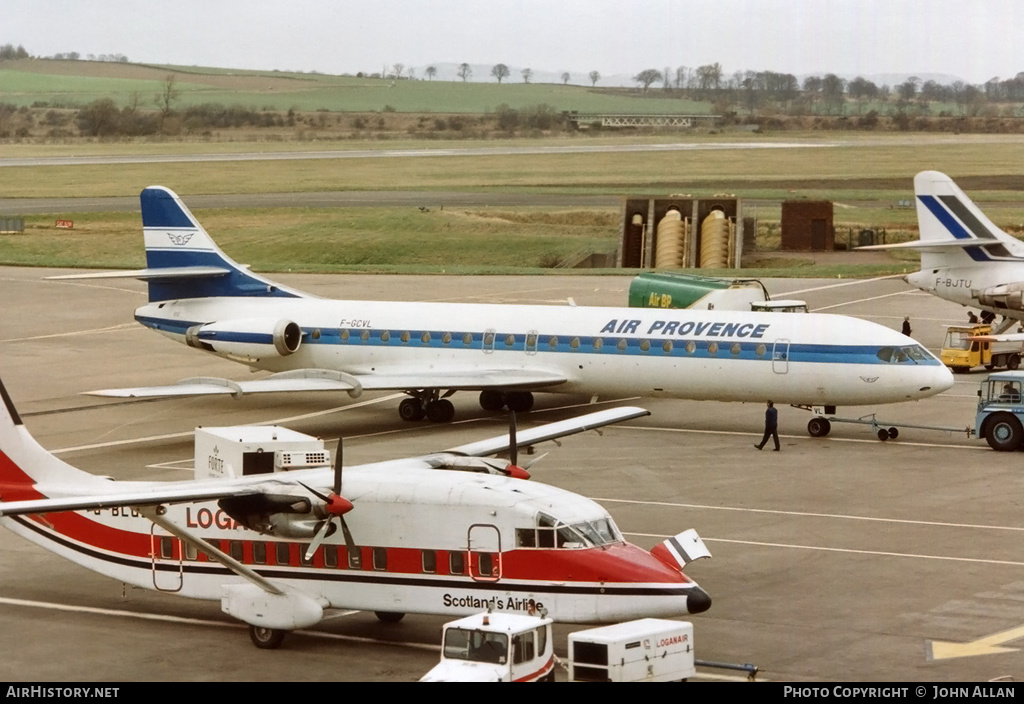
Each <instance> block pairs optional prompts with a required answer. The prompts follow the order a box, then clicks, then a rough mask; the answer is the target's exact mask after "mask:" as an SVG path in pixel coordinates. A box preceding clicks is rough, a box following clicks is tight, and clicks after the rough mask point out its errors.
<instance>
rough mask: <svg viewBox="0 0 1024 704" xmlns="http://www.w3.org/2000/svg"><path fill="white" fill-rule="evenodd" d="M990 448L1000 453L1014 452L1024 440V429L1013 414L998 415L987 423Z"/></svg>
mask: <svg viewBox="0 0 1024 704" xmlns="http://www.w3.org/2000/svg"><path fill="white" fill-rule="evenodd" d="M985 439H986V440H987V441H988V446H989V447H991V448H992V449H993V450H997V451H999V452H1013V451H1014V450H1016V449H1017V448H1019V447H1020V445H1021V441H1022V440H1024V428H1021V425H1020V421H1019V420H1017V418H1016V417H1015V416H1014V415H1013V414H1011V413H996V414H994V415H993V416H992V417H991V418H989V420H988V423H986V430H985Z"/></svg>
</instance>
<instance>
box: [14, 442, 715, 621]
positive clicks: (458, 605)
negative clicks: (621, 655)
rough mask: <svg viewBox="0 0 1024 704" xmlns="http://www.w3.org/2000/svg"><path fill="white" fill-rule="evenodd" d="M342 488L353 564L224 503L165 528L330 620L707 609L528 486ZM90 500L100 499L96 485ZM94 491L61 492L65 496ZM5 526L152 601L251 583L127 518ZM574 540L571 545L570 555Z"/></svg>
mask: <svg viewBox="0 0 1024 704" xmlns="http://www.w3.org/2000/svg"><path fill="white" fill-rule="evenodd" d="M3 459H4V458H3V456H2V455H0V460H3ZM250 479H251V480H252V481H253V482H271V483H273V482H278V483H279V486H276V487H272V489H273V492H272V493H275V494H282V495H295V496H306V497H308V496H309V493H308V492H307V491H306V490H304V489H302V488H301V487H300V486H299V484H298V482H303V483H304V484H307V485H309V486H312V487H323V486H327V485H329V483H330V481H331V473H330V470H297V471H292V472H279V473H276V474H274V475H272V476H267V475H263V476H254V477H251V478H250ZM210 481H211V482H213V483H216V481H218V480H210ZM230 481H234V482H235V483H236V484H238V481H237V480H230ZM344 481H345V496H346V497H347V498H349V499H350V500H351V501H352V502H353V504H354V506H355V508H354V509H352V511H351V512H350V513H349V514H347V516H346V520H347V524H348V527H349V529H350V531H351V535H352V537H353V540H354V543H355V545H356V546H358V547H357V551H356V555H357V559H356V558H354V557H352V556H351V555H350V554H349V552H348V550H347V548H346V544H345V540H344V538H343V535H342V531H340V530H339V531H337V532H336V533H335V534H334V535H332V536H329V537H328V539H327V540H326V541H325V543H324V544H322V545H321V546H320V547H319V548H318V549H317V551H316V553H315V554H314V556H313V558H312V559H311V560H306V559H305V557H304V555H305V549H306V547H307V544H308V541H307V542H301V541H296V540H290V539H285V538H275V536H273V535H261V534H259V533H257V532H254V531H251V530H249V529H247V528H245V527H243V526H241V525H240V524H238V523H236V522H235V521H234V520H233V519H232V518H231V517H230V516H228V515H227V514H226V513H225V512H224V511H223V510H221V509H220V508H219V506H218V504H217V503H216V502H206V503H194V504H187V505H169V506H168V508H167V513H166V514H164V517H165V518H166V519H168V520H170V521H171V522H173V523H174V524H175V525H176V526H178V527H179V528H182V529H184V530H186V531H188V532H189V533H190V534H191V535H193V536H194V537H197V538H201V539H203V540H205V541H207V542H209V543H210V544H212V545H213V546H215V547H217V548H219V549H220V550H222V551H223V552H224V553H226V554H228V555H231V556H232V557H234V558H235V559H238V560H239V561H240V562H242V563H243V564H245V565H247V566H248V567H250V568H252V569H254V570H256V571H257V572H258V573H259V574H261V575H262V576H263V577H265V578H266V579H268V580H270V581H271V582H273V583H274V584H280V585H286V586H288V587H289V588H292V589H294V590H296V591H299V592H301V593H303V594H305V595H307V596H309V597H311V598H313V599H315V600H317V601H318V602H320V603H322V604H325V605H326V606H327V607H328V608H344V609H360V610H369V611H380V612H400V613H405V612H408V613H427V614H443V615H446V616H460V615H468V614H472V613H478V612H480V611H481V610H485V609H487V608H491V609H493V610H495V611H504V612H521V613H526V612H530V611H532V610H534V609H537V608H540V607H543V608H545V609H547V611H548V613H549V614H550V616H551V617H552V618H553V619H555V620H556V621H566V622H581V623H586V622H606V621H615V620H621V619H628V618H638V617H644V616H678V615H683V614H686V613H690V612H691V611H693V610H694V609H691V608H690V607H691V606H693V605H695V604H696V605H698V606H700V607H701V608H698V609H696V610H698V611H702V610H704V609H706V608H707V606H708V605H709V604H710V600H709V599H708V598H707V595H706V594H705V593H704V592H703V590H701V589H700V588H699V587H698V586H697V584H696V583H694V582H692V581H691V580H689V579H688V578H687V577H686V576H685V575H684V574H683V573H682V572H680V571H679V570H677V569H673V568H671V567H669V566H667V565H666V564H664V563H663V562H661V561H659V560H658V559H657V558H656V557H654V556H653V555H652V554H651V553H649V552H647V551H645V550H642V549H640V548H638V547H636V546H634V545H630V544H629V543H626V542H624V541H623V540H622V538H621V534H619V533H618V529H617V528H615V526H614V523H612V522H611V519H610V517H609V516H608V514H607V512H605V511H604V509H602V508H601V507H600V506H599V505H597V504H596V503H594V502H593V501H590V500H589V499H586V498H584V497H581V496H578V495H576V494H572V493H570V492H567V491H564V490H561V489H557V488H555V487H551V486H547V485H543V484H538V483H536V482H532V481H527V480H522V479H512V478H508V477H503V476H495V475H487V474H474V473H466V472H459V471H451V470H439V469H432V468H431V467H430V465H429V464H428V463H427V462H425V461H423V460H398V461H391V462H383V463H378V464H373V465H364V466H360V467H353V468H349V469H346V473H345V479H344ZM153 484H154V483H153V482H148V483H143V482H117V487H118V488H124V490H126V491H128V490H131V489H133V488H138V487H145V486H152V485H153ZM89 486H90V487H91V489H89V490H91V491H95V490H96V485H95V483H93V484H91V485H89ZM239 486H241V484H239ZM85 490H86V489H85V488H84V487H83V486H76V485H69V486H67V487H66V491H67V493H68V495H77V494H80V493H83V491H85ZM48 493H49V495H50V497H51V498H59V496H58V495H57V492H53V491H51V492H48ZM544 517H549V518H550V519H552V520H551V521H548V520H547V519H546V518H544ZM0 521H2V522H3V523H4V524H5V525H6V526H7V527H8V528H10V529H11V530H13V531H14V532H16V533H18V534H20V535H22V536H24V537H25V538H27V539H29V540H31V541H33V542H35V543H38V544H40V545H42V546H43V547H45V548H47V549H48V550H51V551H53V552H55V553H57V554H59V555H61V556H63V557H65V558H67V559H69V560H72V561H73V562H76V563H78V564H80V565H83V566H85V567H87V568H89V569H92V570H95V571H97V572H100V573H102V574H105V575H107V576H109V577H112V578H114V579H117V580H119V581H123V582H126V583H129V584H134V585H137V586H140V587H143V588H147V589H156V590H161V591H168V592H173V593H176V594H178V595H181V596H186V597H192V598H197V599H209V600H219V599H221V598H222V596H223V595H224V593H225V588H226V585H231V584H244V583H245V580H244V579H243V578H242V577H240V576H238V575H236V574H234V573H232V572H231V571H229V570H228V569H227V568H226V567H224V566H223V565H221V564H218V563H217V562H214V561H212V560H210V559H208V558H207V556H205V555H203V554H199V553H197V552H195V551H194V550H187V549H185V548H184V546H183V543H182V542H181V541H179V540H178V539H177V538H174V537H172V536H170V535H168V534H166V533H165V532H164V531H162V530H161V529H160V528H156V527H154V526H153V524H152V523H151V522H150V521H149V520H148V519H147V518H145V517H143V516H141V515H139V514H138V513H136V512H135V511H133V510H132V509H127V508H115V509H102V510H95V511H79V512H62V513H51V514H48V515H46V516H42V517H41V516H38V515H27V516H16V517H5V518H2V519H0ZM602 522H607V523H602ZM586 524H589V525H592V526H593V525H600V526H601V527H603V530H604V535H605V536H606V537H608V538H609V539H607V540H606V542H604V543H603V544H601V545H596V544H594V543H590V542H587V541H586V540H584V539H583V538H581V537H580V536H581V533H580V532H573V529H572V528H571V527H572V526H577V525H586ZM555 525H558V526H563V527H568V528H564V529H563V530H557V529H556V528H554V527H553V526H555ZM566 535H569V536H570V538H572V536H576V538H574V539H570V540H569V541H568V542H566V541H565V536H566ZM609 536H610V537H609ZM691 598H696V599H697V601H696V602H694V601H691Z"/></svg>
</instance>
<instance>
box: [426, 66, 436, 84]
mask: <svg viewBox="0 0 1024 704" xmlns="http://www.w3.org/2000/svg"><path fill="white" fill-rule="evenodd" d="M424 73H425V74H427V79H428V80H431V81H432V80H434V76H436V75H437V66H427V68H426V70H425V71H424Z"/></svg>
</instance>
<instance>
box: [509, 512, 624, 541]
mask: <svg viewBox="0 0 1024 704" xmlns="http://www.w3.org/2000/svg"><path fill="white" fill-rule="evenodd" d="M620 542H622V534H621V533H620V532H619V529H618V528H617V527H616V526H615V523H614V522H613V521H612V519H611V518H610V517H604V518H597V519H594V520H589V521H578V522H576V523H572V524H569V523H564V522H562V521H560V520H558V519H557V518H554V517H552V516H549V515H548V514H546V513H538V514H537V525H536V527H533V528H518V529H516V545H517V546H518V547H523V548H567V549H573V548H576V549H578V548H591V547H601V546H602V545H608V544H610V543H620Z"/></svg>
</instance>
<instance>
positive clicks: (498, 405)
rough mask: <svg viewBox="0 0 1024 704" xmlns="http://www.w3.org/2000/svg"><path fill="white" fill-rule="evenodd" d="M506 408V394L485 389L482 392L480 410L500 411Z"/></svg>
mask: <svg viewBox="0 0 1024 704" xmlns="http://www.w3.org/2000/svg"><path fill="white" fill-rule="evenodd" d="M504 407H505V394H503V393H501V392H500V391H495V390H494V389H484V390H483V391H481V392H480V408H482V409H484V410H485V411H500V410H501V409H502V408H504Z"/></svg>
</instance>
